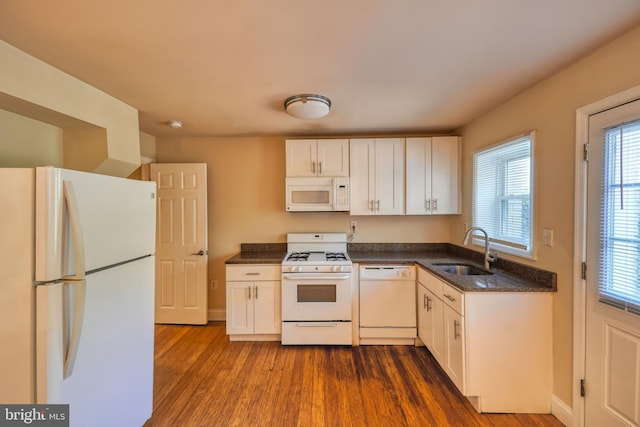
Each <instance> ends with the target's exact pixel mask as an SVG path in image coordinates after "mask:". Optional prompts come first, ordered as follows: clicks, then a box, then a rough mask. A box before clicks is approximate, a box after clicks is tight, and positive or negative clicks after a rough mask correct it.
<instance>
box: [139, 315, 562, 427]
mask: <svg viewBox="0 0 640 427" xmlns="http://www.w3.org/2000/svg"><path fill="white" fill-rule="evenodd" d="M155 363H156V365H155V377H154V413H153V417H152V418H151V419H150V420H149V421H148V422H147V423H146V424H145V427H156V426H171V427H182V426H277V427H279V426H358V427H359V426H367V427H373V426H385V427H391V426H437V427H446V426H456V427H458V426H495V427H511V426H513V427H523V426H524V427H529V426H562V423H560V422H559V421H558V420H557V419H556V418H555V417H554V416H552V415H545V414H543V415H534V414H517V415H515V414H478V413H477V412H476V411H475V410H474V409H473V407H472V406H471V404H470V403H469V402H468V401H467V400H466V399H465V398H464V397H463V396H462V395H460V393H459V392H458V391H457V389H456V388H455V386H454V385H453V383H451V382H450V381H449V379H448V378H447V376H446V375H445V374H444V372H443V371H442V370H441V369H440V367H439V366H438V364H437V362H436V361H435V360H434V359H433V357H432V356H431V355H430V354H429V352H428V351H427V350H426V349H425V348H423V347H422V348H420V347H418V348H416V347H413V346H362V347H337V346H336V347H333V346H299V347H298V346H282V345H280V343H276V342H229V339H228V338H227V336H226V335H225V325H224V323H223V322H211V323H209V325H207V326H175V325H156V349H155Z"/></svg>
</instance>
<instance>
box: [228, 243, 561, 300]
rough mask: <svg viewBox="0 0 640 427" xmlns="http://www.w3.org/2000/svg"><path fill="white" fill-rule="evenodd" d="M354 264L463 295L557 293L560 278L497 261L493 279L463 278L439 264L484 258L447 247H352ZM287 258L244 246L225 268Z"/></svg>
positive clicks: (282, 251) (280, 250) (280, 251)
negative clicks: (409, 271)
mask: <svg viewBox="0 0 640 427" xmlns="http://www.w3.org/2000/svg"><path fill="white" fill-rule="evenodd" d="M347 252H348V253H349V257H350V258H351V261H353V262H354V263H358V264H361V265H366V264H416V265H418V266H421V267H424V268H425V269H427V270H429V271H430V272H431V273H433V274H434V275H436V276H438V277H439V278H441V279H442V280H444V281H445V282H447V283H450V284H451V285H453V286H455V287H457V288H458V289H460V290H462V291H464V292H556V291H557V275H556V273H552V272H550V271H546V270H541V269H538V268H535V267H530V266H527V265H524V264H519V263H516V262H512V261H507V260H503V259H500V258H498V261H497V262H496V263H494V265H492V268H491V270H490V271H491V272H492V273H493V274H492V275H470V276H460V275H454V274H450V273H446V272H444V271H442V270H440V269H438V268H437V267H436V266H434V264H437V263H464V264H469V265H473V266H475V267H478V268H481V269H482V268H483V267H482V259H483V257H482V254H481V253H479V252H476V251H472V250H469V249H467V248H462V247H460V246H456V245H452V244H448V243H435V244H430V243H410V244H402V243H401V244H395V243H389V244H386V243H381V244H380V243H378V244H367V243H350V244H349V245H348V248H347ZM285 255H286V244H285V243H273V244H245V243H243V244H242V245H241V252H240V253H238V254H236V255H234V256H233V257H232V258H230V259H228V260H226V264H279V263H280V262H282V260H283V259H284V257H285Z"/></svg>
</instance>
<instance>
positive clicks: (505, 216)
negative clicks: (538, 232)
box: [473, 132, 534, 258]
mask: <svg viewBox="0 0 640 427" xmlns="http://www.w3.org/2000/svg"><path fill="white" fill-rule="evenodd" d="M533 138H534V133H533V132H531V133H530V134H527V135H524V136H520V137H517V138H513V139H511V140H509V141H507V142H505V143H502V144H500V145H497V146H495V147H491V148H489V149H487V150H483V151H480V152H478V153H476V154H474V156H473V225H474V226H475V227H482V228H483V229H484V230H485V231H486V232H487V233H488V234H489V241H490V243H491V247H492V248H494V249H495V250H497V251H502V252H507V253H511V254H514V255H519V256H523V257H528V258H531V257H532V255H533V243H532V242H533V196H532V192H531V189H532V187H533ZM476 240H477V241H478V242H475V243H478V244H480V243H483V242H482V238H481V237H478V238H475V239H474V241H476Z"/></svg>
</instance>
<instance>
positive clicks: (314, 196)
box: [286, 176, 350, 212]
mask: <svg viewBox="0 0 640 427" xmlns="http://www.w3.org/2000/svg"><path fill="white" fill-rule="evenodd" d="M286 199H287V212H344V211H348V210H349V209H350V205H349V177H347V176H339V177H308V178H286Z"/></svg>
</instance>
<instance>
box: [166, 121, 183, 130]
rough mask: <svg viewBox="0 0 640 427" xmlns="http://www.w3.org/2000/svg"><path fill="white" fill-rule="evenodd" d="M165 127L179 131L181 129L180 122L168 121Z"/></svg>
mask: <svg viewBox="0 0 640 427" xmlns="http://www.w3.org/2000/svg"><path fill="white" fill-rule="evenodd" d="M167 125H169V127H170V128H173V129H180V128H181V127H182V122H181V121H180V120H169V121H168V122H167Z"/></svg>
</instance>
